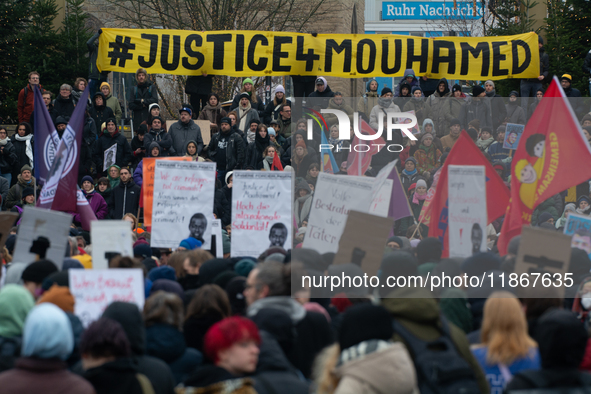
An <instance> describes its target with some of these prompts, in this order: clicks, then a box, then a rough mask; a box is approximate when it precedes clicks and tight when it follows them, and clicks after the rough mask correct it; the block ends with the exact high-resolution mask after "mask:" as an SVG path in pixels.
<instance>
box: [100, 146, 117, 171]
mask: <svg viewBox="0 0 591 394" xmlns="http://www.w3.org/2000/svg"><path fill="white" fill-rule="evenodd" d="M116 162H117V144H115V145H113V146H112V147H110V148H109V149H105V152H104V156H103V171H107V170H108V169H109V167H111V166H112V165H113V164H115V163H116Z"/></svg>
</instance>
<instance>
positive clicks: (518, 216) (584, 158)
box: [498, 77, 591, 255]
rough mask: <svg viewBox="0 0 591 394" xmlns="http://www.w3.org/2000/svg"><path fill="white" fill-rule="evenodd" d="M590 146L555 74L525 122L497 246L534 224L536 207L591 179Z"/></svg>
mask: <svg viewBox="0 0 591 394" xmlns="http://www.w3.org/2000/svg"><path fill="white" fill-rule="evenodd" d="M589 162H591V148H590V147H589V144H588V143H587V141H586V140H585V137H584V135H583V130H582V129H581V126H580V125H579V122H578V121H577V117H576V116H575V113H574V112H573V110H572V108H571V105H570V103H569V101H568V99H567V98H566V96H565V94H564V91H563V90H562V87H561V86H560V82H559V81H558V78H556V77H554V79H553V80H552V83H551V84H550V86H549V87H548V90H547V91H546V94H544V97H543V98H542V100H541V101H540V103H539V104H538V106H537V108H536V111H535V112H534V114H533V116H532V117H531V119H530V120H529V122H528V123H527V125H526V126H525V130H524V131H523V135H522V136H521V140H520V141H519V146H518V147H517V150H516V151H515V156H514V157H513V162H512V165H511V201H510V203H509V207H508V208H507V213H506V215H505V221H504V222H503V227H502V229H501V235H500V237H499V242H498V248H499V252H500V254H501V255H505V254H506V253H507V246H508V244H509V241H510V240H511V238H513V237H515V236H516V235H519V234H521V227H522V226H523V225H527V224H530V223H531V216H532V213H533V211H534V209H536V207H537V206H538V205H539V204H541V203H542V202H544V201H545V200H547V199H549V198H550V197H552V196H554V195H555V194H557V193H560V192H562V191H564V190H566V189H568V188H569V187H571V186H574V185H578V184H579V183H581V182H584V181H586V180H588V179H590V178H591V167H590V166H588V165H587V163H589Z"/></svg>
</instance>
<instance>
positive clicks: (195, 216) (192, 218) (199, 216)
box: [189, 212, 207, 223]
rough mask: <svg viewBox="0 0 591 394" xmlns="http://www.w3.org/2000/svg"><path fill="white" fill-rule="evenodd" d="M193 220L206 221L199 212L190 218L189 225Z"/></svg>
mask: <svg viewBox="0 0 591 394" xmlns="http://www.w3.org/2000/svg"><path fill="white" fill-rule="evenodd" d="M194 219H204V220H205V221H207V219H206V218H205V215H204V214H202V213H201V212H197V213H196V214H194V215H193V216H191V220H189V223H190V222H192V221H193V220H194Z"/></svg>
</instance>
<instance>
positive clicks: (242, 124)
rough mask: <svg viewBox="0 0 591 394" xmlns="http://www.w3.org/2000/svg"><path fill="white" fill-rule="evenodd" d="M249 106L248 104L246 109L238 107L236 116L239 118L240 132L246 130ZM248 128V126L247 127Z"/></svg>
mask: <svg viewBox="0 0 591 394" xmlns="http://www.w3.org/2000/svg"><path fill="white" fill-rule="evenodd" d="M250 109H251V106H250V102H249V103H248V105H247V106H246V107H242V106H239V107H238V116H239V117H240V123H239V124H238V128H239V129H240V130H246V128H245V127H246V114H247V113H248V111H250ZM248 126H249V127H250V125H248Z"/></svg>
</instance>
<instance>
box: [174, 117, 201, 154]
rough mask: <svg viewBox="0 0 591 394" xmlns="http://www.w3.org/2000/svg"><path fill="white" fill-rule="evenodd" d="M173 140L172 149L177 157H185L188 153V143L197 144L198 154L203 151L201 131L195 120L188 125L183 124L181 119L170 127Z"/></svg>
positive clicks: (190, 120)
mask: <svg viewBox="0 0 591 394" xmlns="http://www.w3.org/2000/svg"><path fill="white" fill-rule="evenodd" d="M168 133H169V134H170V138H171V140H172V149H174V152H175V155H176V156H184V155H185V154H186V153H187V143H188V142H189V141H196V142H197V154H199V153H201V151H202V150H203V138H201V129H200V128H199V126H197V124H196V123H195V122H193V119H189V122H188V123H183V122H182V121H181V120H180V119H179V121H178V122H176V123H174V124H173V125H172V126H170V130H168Z"/></svg>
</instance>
